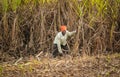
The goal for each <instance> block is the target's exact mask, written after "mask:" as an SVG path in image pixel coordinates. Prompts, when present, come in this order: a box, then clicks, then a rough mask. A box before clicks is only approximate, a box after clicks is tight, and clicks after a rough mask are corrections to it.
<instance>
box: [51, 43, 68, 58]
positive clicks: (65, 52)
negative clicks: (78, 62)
mask: <svg viewBox="0 0 120 77" xmlns="http://www.w3.org/2000/svg"><path fill="white" fill-rule="evenodd" d="M61 49H64V50H65V51H62V52H63V53H64V54H68V46H67V44H66V45H65V46H63V45H61ZM56 56H62V54H60V53H59V51H58V47H57V44H54V45H53V57H56Z"/></svg>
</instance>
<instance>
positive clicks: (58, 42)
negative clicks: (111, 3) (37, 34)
mask: <svg viewBox="0 0 120 77" xmlns="http://www.w3.org/2000/svg"><path fill="white" fill-rule="evenodd" d="M57 47H58V51H59V53H61V54H62V53H63V52H62V49H61V43H60V38H59V37H58V38H57Z"/></svg>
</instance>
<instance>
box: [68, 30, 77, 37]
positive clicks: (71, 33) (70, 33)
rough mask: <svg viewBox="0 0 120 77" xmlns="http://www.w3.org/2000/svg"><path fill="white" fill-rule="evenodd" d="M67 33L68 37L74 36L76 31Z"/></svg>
mask: <svg viewBox="0 0 120 77" xmlns="http://www.w3.org/2000/svg"><path fill="white" fill-rule="evenodd" d="M67 33H68V36H72V35H73V34H75V33H76V30H75V31H72V32H69V31H68V32H67Z"/></svg>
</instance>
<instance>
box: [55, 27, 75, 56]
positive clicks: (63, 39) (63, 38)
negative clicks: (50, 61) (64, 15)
mask: <svg viewBox="0 0 120 77" xmlns="http://www.w3.org/2000/svg"><path fill="white" fill-rule="evenodd" d="M60 30H61V31H60V32H58V34H57V35H56V37H55V39H54V42H53V44H54V45H53V57H54V58H55V57H56V56H62V55H63V53H64V54H65V53H68V46H67V38H68V37H69V36H72V35H73V34H75V33H76V31H72V32H69V31H68V30H67V27H66V25H62V26H60ZM62 49H63V50H65V51H64V52H63V51H62Z"/></svg>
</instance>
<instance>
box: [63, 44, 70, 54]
mask: <svg viewBox="0 0 120 77" xmlns="http://www.w3.org/2000/svg"><path fill="white" fill-rule="evenodd" d="M61 48H62V49H63V53H65V54H68V50H69V49H68V46H67V44H66V45H65V46H63V45H61Z"/></svg>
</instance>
